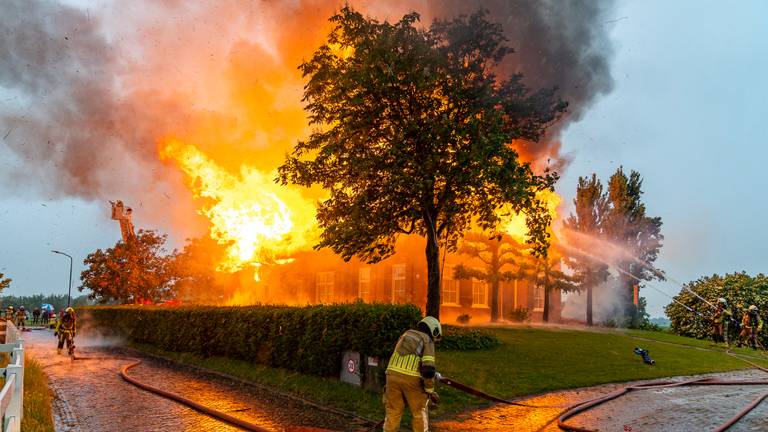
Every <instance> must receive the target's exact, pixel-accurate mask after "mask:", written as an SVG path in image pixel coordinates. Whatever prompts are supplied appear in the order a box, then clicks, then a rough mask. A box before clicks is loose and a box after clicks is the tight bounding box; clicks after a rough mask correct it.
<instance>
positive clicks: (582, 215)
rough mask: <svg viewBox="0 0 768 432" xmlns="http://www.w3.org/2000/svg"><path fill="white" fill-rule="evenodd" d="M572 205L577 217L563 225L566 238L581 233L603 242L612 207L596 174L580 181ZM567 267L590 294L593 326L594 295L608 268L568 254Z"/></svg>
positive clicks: (606, 275) (588, 320)
mask: <svg viewBox="0 0 768 432" xmlns="http://www.w3.org/2000/svg"><path fill="white" fill-rule="evenodd" d="M573 205H574V207H575V214H574V213H571V215H570V216H569V217H568V219H566V221H565V223H564V226H565V228H566V232H565V234H566V236H568V235H569V234H571V233H579V234H581V235H585V236H590V237H596V238H598V239H600V238H602V237H603V223H604V222H605V219H606V218H607V217H608V208H609V207H608V197H607V195H606V194H605V193H604V192H603V185H602V183H601V182H600V179H598V178H597V175H596V174H592V177H591V178H588V177H579V183H578V185H577V186H576V198H574V200H573ZM576 241H578V240H576ZM566 263H567V265H568V266H569V267H570V268H572V269H574V271H575V276H576V279H577V280H578V281H579V287H580V288H581V289H584V290H586V291H587V325H589V326H591V325H592V324H593V320H592V291H593V289H594V288H595V287H596V286H598V285H599V284H601V283H604V282H605V281H606V280H607V279H608V265H606V264H604V263H601V262H599V261H596V260H595V259H594V258H592V257H589V256H586V255H583V254H577V253H574V254H569V255H568V257H567V258H566Z"/></svg>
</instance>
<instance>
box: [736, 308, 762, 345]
mask: <svg viewBox="0 0 768 432" xmlns="http://www.w3.org/2000/svg"><path fill="white" fill-rule="evenodd" d="M757 312H758V311H757V306H755V305H752V306H750V307H749V309H747V310H746V311H745V312H744V315H743V316H742V318H741V333H740V334H739V346H741V344H742V343H743V342H744V340H746V341H747V345H749V346H751V347H752V349H757V345H758V341H757V334H758V333H760V332H761V331H762V330H763V320H762V318H760V315H759V314H758V313H757Z"/></svg>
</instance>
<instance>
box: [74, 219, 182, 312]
mask: <svg viewBox="0 0 768 432" xmlns="http://www.w3.org/2000/svg"><path fill="white" fill-rule="evenodd" d="M167 237H168V236H167V235H158V234H157V233H156V232H155V231H151V230H139V232H138V233H137V234H136V237H135V239H133V240H132V241H131V242H130V243H129V244H125V243H123V242H122V241H118V242H117V244H115V246H114V247H111V248H108V249H106V250H101V249H97V250H96V251H95V252H93V253H91V254H88V256H87V257H86V258H85V260H83V263H84V264H85V265H86V266H87V268H86V269H85V270H83V272H82V273H81V274H80V278H81V280H82V281H83V283H82V285H81V286H80V287H79V288H78V290H80V291H83V290H85V289H89V290H90V291H91V293H90V294H88V297H89V298H90V299H95V300H97V301H99V302H100V303H106V302H109V301H118V302H122V303H140V302H143V301H153V302H155V301H160V300H164V299H168V298H171V297H173V294H174V290H173V286H174V283H175V277H174V276H173V274H172V272H171V271H169V270H170V269H169V262H170V259H171V258H170V257H169V256H168V255H167V254H166V250H165V241H166V238H167Z"/></svg>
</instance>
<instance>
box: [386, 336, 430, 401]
mask: <svg viewBox="0 0 768 432" xmlns="http://www.w3.org/2000/svg"><path fill="white" fill-rule="evenodd" d="M429 366H431V368H432V370H434V367H435V343H434V342H433V341H432V338H430V337H429V335H426V334H424V333H422V332H420V331H418V330H408V331H407V332H405V333H403V335H402V336H400V339H399V340H398V341H397V345H396V346H395V351H394V352H393V353H392V358H390V359H389V366H387V373H390V372H395V373H399V374H403V375H407V376H412V377H416V378H421V379H422V380H423V381H424V390H426V391H427V392H432V391H434V387H435V379H434V377H429V378H425V377H423V376H422V374H421V371H422V370H423V369H424V367H429Z"/></svg>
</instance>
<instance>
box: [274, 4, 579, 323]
mask: <svg viewBox="0 0 768 432" xmlns="http://www.w3.org/2000/svg"><path fill="white" fill-rule="evenodd" d="M418 20H419V15H418V14H416V13H411V14H408V15H405V16H404V17H403V18H402V19H401V20H400V21H398V22H396V23H393V24H392V23H389V22H378V21H376V20H374V19H370V18H366V17H364V16H363V15H361V14H360V13H358V12H356V11H354V10H353V9H352V8H350V7H345V8H343V9H342V10H341V11H340V12H339V13H338V14H336V15H334V16H333V17H331V19H330V21H331V23H332V24H333V29H332V31H331V32H330V34H329V35H328V39H327V42H326V43H325V44H324V45H322V46H321V47H319V48H318V49H317V51H315V53H314V55H313V56H312V58H310V59H309V60H308V61H306V62H304V63H303V64H302V65H301V66H300V70H301V71H302V73H303V75H304V77H305V78H306V79H307V83H306V85H305V88H304V98H303V100H304V102H305V103H306V110H307V111H308V112H309V120H310V124H311V125H312V126H313V127H314V129H313V131H312V133H311V134H310V136H309V138H308V139H307V140H304V141H300V142H299V143H298V144H297V145H296V146H295V148H294V150H293V151H292V153H290V154H289V155H288V156H287V158H286V161H285V163H284V164H283V165H282V166H281V167H280V168H279V169H278V172H279V174H278V179H279V181H280V182H282V183H283V184H287V183H294V184H299V185H303V186H311V185H315V184H318V185H320V186H322V187H323V188H325V189H327V190H328V191H329V192H330V194H329V198H328V199H325V200H323V201H321V202H320V204H319V207H318V210H317V220H318V223H319V225H320V227H321V229H322V233H321V237H320V241H319V243H318V245H317V247H318V248H322V247H329V248H330V249H332V250H333V251H334V252H336V253H337V254H339V255H340V256H341V257H342V258H343V259H345V260H349V259H351V258H352V257H353V256H358V257H360V258H361V259H363V260H365V261H367V262H371V263H373V262H377V261H379V260H381V259H384V258H386V257H388V256H390V255H392V254H393V253H394V250H395V242H396V239H397V237H398V236H399V235H401V234H418V235H421V236H424V237H426V238H427V250H426V255H427V267H428V290H427V313H428V314H430V315H434V316H439V305H440V300H439V296H440V290H439V287H440V273H439V248H440V244H443V245H445V246H446V247H448V248H449V249H450V250H455V248H456V243H457V241H458V239H459V238H461V236H462V235H463V233H464V232H465V231H467V230H468V229H469V228H470V227H472V226H473V225H474V226H477V227H479V228H480V229H482V230H493V229H494V228H495V227H496V226H497V225H498V223H499V222H500V217H502V215H500V214H499V209H501V208H502V207H506V208H508V209H510V211H513V212H520V211H524V212H525V213H526V215H528V227H529V231H530V232H529V236H530V238H531V243H532V244H533V245H534V247H535V248H536V249H537V251H539V252H540V253H546V248H547V243H548V233H547V230H546V227H547V226H548V225H549V223H550V219H549V216H548V214H547V213H546V211H545V210H544V206H543V204H542V203H541V202H539V201H538V200H537V198H536V192H537V191H539V190H542V189H546V188H551V187H552V185H553V183H554V182H555V180H556V178H557V176H556V175H555V174H554V173H551V172H545V173H543V174H541V175H537V174H534V172H533V171H532V169H531V167H530V166H529V164H527V163H523V162H522V161H521V160H520V158H519V156H518V153H517V152H516V151H515V148H514V146H513V143H514V141H515V140H530V141H536V140H538V139H540V138H541V137H542V136H543V134H544V133H545V130H546V128H547V126H548V125H550V124H552V123H553V122H555V121H556V120H557V119H558V118H559V116H560V115H561V114H562V113H563V112H564V111H565V109H566V103H565V102H563V101H561V100H559V99H558V98H557V97H556V96H555V89H543V90H538V91H531V90H529V89H528V88H527V87H526V86H525V85H524V84H523V78H522V76H520V75H513V76H509V77H505V78H504V79H500V78H498V77H497V76H496V74H495V68H496V67H497V66H498V64H499V62H500V61H501V60H502V59H503V58H504V57H505V56H507V55H509V54H510V53H511V52H512V50H511V48H509V47H507V46H506V45H505V44H504V42H505V40H504V37H503V35H502V30H501V26H500V25H498V24H494V23H491V22H489V21H487V20H486V19H485V13H483V12H478V13H476V14H474V15H471V16H462V17H459V18H456V19H453V20H450V21H435V22H434V23H433V24H432V25H431V26H430V27H429V28H428V29H424V28H421V27H419V26H418V25H417V22H418Z"/></svg>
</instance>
